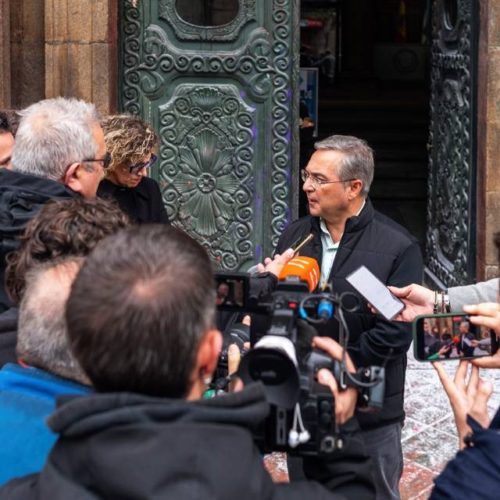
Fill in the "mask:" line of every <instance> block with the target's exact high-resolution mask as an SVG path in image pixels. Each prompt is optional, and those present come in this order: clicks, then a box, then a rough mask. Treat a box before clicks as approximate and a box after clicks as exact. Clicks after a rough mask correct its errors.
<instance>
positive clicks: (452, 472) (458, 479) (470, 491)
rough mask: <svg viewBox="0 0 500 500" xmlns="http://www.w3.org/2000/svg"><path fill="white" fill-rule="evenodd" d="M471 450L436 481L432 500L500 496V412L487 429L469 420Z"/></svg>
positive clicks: (460, 455)
mask: <svg viewBox="0 0 500 500" xmlns="http://www.w3.org/2000/svg"><path fill="white" fill-rule="evenodd" d="M467 423H468V424H469V426H470V428H471V429H472V431H473V432H472V434H471V435H470V436H469V438H468V439H467V443H468V446H467V447H466V448H464V449H463V450H462V451H459V452H458V453H457V455H456V456H455V458H453V459H452V460H450V461H449V462H448V464H447V465H446V467H445V469H444V470H443V472H442V473H441V474H440V475H439V476H438V477H437V478H436V479H435V480H434V482H435V483H436V484H435V487H434V489H433V490H432V493H431V496H430V497H429V498H430V499H431V500H449V499H453V500H472V499H474V500H476V499H481V500H495V499H497V498H498V496H499V492H500V408H499V409H498V410H497V412H496V415H495V417H494V418H493V420H492V422H491V424H490V426H489V427H488V429H484V428H483V427H481V426H480V425H479V424H478V423H477V422H476V421H475V420H474V419H473V418H471V417H470V416H467Z"/></svg>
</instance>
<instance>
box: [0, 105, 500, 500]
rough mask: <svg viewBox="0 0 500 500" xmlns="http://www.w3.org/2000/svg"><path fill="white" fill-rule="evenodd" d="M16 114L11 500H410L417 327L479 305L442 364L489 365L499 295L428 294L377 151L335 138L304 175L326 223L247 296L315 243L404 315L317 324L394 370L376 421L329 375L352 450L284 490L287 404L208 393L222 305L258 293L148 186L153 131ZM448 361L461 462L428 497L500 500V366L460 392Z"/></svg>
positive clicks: (11, 166) (8, 438)
mask: <svg viewBox="0 0 500 500" xmlns="http://www.w3.org/2000/svg"><path fill="white" fill-rule="evenodd" d="M18 115H19V118H20V121H19V124H18V126H17V128H16V127H15V126H13V124H12V122H11V119H10V118H9V117H8V116H7V115H5V116H4V115H3V114H2V115H0V167H1V168H0V279H1V280H2V283H1V284H0V312H1V314H0V363H1V369H0V437H1V439H2V448H1V449H0V486H2V485H3V486H2V488H0V498H9V499H17V498H19V499H29V498H71V497H72V496H73V497H75V498H82V499H83V498H89V499H90V498H173V499H183V498H185V499H195V498H221V499H226V498H227V499H233V498H235V497H238V498H241V499H245V498H248V499H253V498H295V497H296V498H339V499H340V498H352V499H358V498H362V499H365V498H366V499H369V498H377V499H383V500H385V499H393V498H395V499H397V498H399V480H400V478H401V474H402V470H403V455H402V446H401V429H402V426H403V424H404V409H403V403H404V382H405V370H406V353H407V350H408V348H409V347H410V344H411V342H412V325H411V324H410V322H412V321H413V320H414V319H415V318H416V316H417V315H421V314H425V315H430V314H432V313H433V312H436V311H440V312H444V310H445V309H450V310H451V311H454V312H462V311H465V312H466V313H468V314H469V319H468V320H467V321H464V320H463V321H460V322H457V323H458V324H455V322H453V319H450V321H449V322H446V321H444V320H443V321H440V320H435V321H434V320H432V321H431V320H426V323H424V330H425V334H426V337H425V347H426V349H427V351H426V353H427V354H428V356H429V357H430V358H431V359H445V358H456V357H465V358H469V357H471V356H474V355H475V354H477V353H478V352H479V351H481V352H482V353H483V354H484V353H486V354H489V352H488V348H489V346H488V345H487V344H488V343H487V342H486V340H488V339H489V336H488V335H487V333H488V332H489V331H490V329H491V330H493V331H494V332H495V333H496V335H498V336H500V305H499V301H498V290H499V284H498V279H496V280H490V281H488V282H484V283H478V284H477V285H469V286H465V287H456V288H450V289H449V290H448V291H447V293H444V292H443V293H439V294H438V293H436V292H434V291H431V290H428V289H427V288H425V287H423V286H421V285H420V283H421V282H422V278H423V259H422V255H421V252H420V248H419V245H418V242H417V241H416V239H415V238H414V237H413V236H412V235H411V234H410V233H408V231H406V230H405V229H404V228H402V227H401V226H399V225H398V224H396V223H395V222H393V221H392V220H391V219H389V218H387V217H385V216H383V215H382V214H380V213H379V212H377V211H376V210H375V209H374V207H373V205H372V204H371V202H370V199H369V196H368V195H369V190H370V185H371V183H372V180H373V173H374V158H373V151H372V150H371V148H370V147H369V146H368V144H367V143H366V142H365V141H363V140H361V139H358V138H355V137H350V136H338V135H336V136H332V137H329V138H327V139H325V140H323V141H320V142H318V143H317V144H316V146H315V152H314V153H313V155H312V157H311V159H310V160H309V162H308V164H307V166H306V167H305V168H304V169H303V170H302V172H301V177H302V179H303V181H304V185H303V189H304V192H305V194H306V196H307V201H308V206H309V215H308V216H306V217H303V218H301V219H299V220H297V221H295V222H293V223H292V224H291V225H290V226H289V227H288V228H286V229H285V231H284V232H283V234H282V236H281V238H280V240H279V243H278V245H277V249H276V250H277V253H276V255H275V256H274V258H269V259H266V260H265V261H264V263H262V264H259V265H258V266H257V267H256V273H255V274H253V275H252V276H251V277H250V288H251V290H250V293H253V294H257V295H262V294H265V293H269V291H271V290H272V289H273V288H274V287H275V285H276V283H277V280H278V277H279V275H280V272H281V270H282V268H283V266H284V265H285V264H286V263H287V261H289V260H290V259H291V258H292V257H293V256H294V251H293V250H290V248H291V247H294V246H295V245H296V244H297V243H298V242H299V241H302V240H304V238H305V237H306V236H308V235H312V238H311V239H310V241H309V242H308V243H307V244H305V245H304V246H303V247H302V248H301V250H300V254H301V255H303V256H308V257H312V258H314V259H316V260H317V262H318V264H319V267H320V273H321V279H320V286H324V285H325V284H331V285H332V287H333V289H334V290H335V291H336V292H337V293H341V292H344V291H349V292H353V289H352V288H351V287H350V285H349V284H348V283H347V281H346V279H345V277H346V276H347V275H349V274H350V273H351V272H353V271H354V270H356V269H357V268H358V267H359V266H360V265H365V266H367V267H368V268H369V269H370V270H371V271H372V272H373V273H374V274H375V275H376V276H377V277H378V278H379V279H380V280H381V281H382V282H383V283H385V284H386V285H387V286H388V287H389V289H390V290H391V291H392V293H393V294H394V295H396V296H397V297H399V298H400V299H401V300H402V301H403V303H404V305H405V307H404V309H403V310H402V311H401V313H400V314H399V315H398V317H396V318H395V319H394V320H393V321H390V320H387V319H386V318H384V317H383V316H381V315H379V314H377V312H376V311H373V310H372V309H371V308H370V306H369V305H368V304H366V303H365V302H363V301H361V310H360V311H357V312H355V313H352V314H349V313H346V314H345V320H346V326H347V327H348V329H349V332H350V337H349V342H348V344H347V346H346V347H347V352H344V351H343V348H342V347H341V346H340V345H339V344H338V343H337V341H338V340H339V325H338V322H337V321H336V319H335V318H332V319H330V320H328V321H327V322H325V323H324V324H321V325H317V331H316V336H314V338H313V340H312V346H314V348H315V349H317V350H318V351H320V352H323V353H326V354H328V355H329V356H330V357H332V358H334V359H336V360H338V361H339V362H340V361H342V362H344V363H345V364H346V366H348V367H349V370H352V371H353V372H354V371H355V368H356V367H369V366H383V367H384V368H385V387H384V398H383V405H382V408H381V409H380V411H378V412H376V413H374V412H366V411H362V410H361V409H360V408H358V406H357V400H358V393H357V391H356V390H355V389H354V388H353V387H343V386H342V385H341V384H340V383H339V381H337V380H336V378H335V377H334V375H333V373H332V372H331V371H329V370H328V369H326V368H322V369H320V370H319V371H318V373H317V374H316V378H317V382H318V383H319V384H322V385H324V386H326V387H327V390H328V391H330V393H331V395H332V396H333V398H334V401H335V403H334V407H333V408H332V410H331V411H332V412H333V416H332V418H334V419H335V422H336V426H337V430H338V433H339V435H341V436H342V438H343V439H342V442H343V443H344V445H343V447H342V449H340V450H339V451H338V452H336V453H334V454H333V455H328V457H323V456H319V455H318V456H307V457H302V458H300V459H298V458H294V457H289V459H288V467H289V476H290V482H289V483H282V484H277V483H273V481H272V479H271V477H270V475H269V473H268V472H267V471H266V469H265V467H264V465H263V460H262V455H261V453H260V452H259V450H258V449H257V447H256V445H255V442H254V440H253V434H254V431H255V428H256V427H257V426H258V425H259V424H260V423H262V422H263V421H264V420H265V418H266V417H267V416H268V415H269V412H270V411H271V409H270V405H269V403H268V401H267V400H266V394H265V391H264V390H263V388H262V385H261V384H249V385H247V386H245V387H243V388H242V384H238V383H236V384H231V385H230V388H231V390H230V391H229V392H228V393H227V394H224V395H218V396H216V397H213V398H207V397H206V395H207V388H208V386H209V385H210V383H211V380H212V377H213V374H214V372H215V371H216V369H217V365H218V361H219V356H220V353H221V349H222V346H223V344H224V338H223V337H224V335H223V334H224V333H225V332H223V333H222V334H221V332H220V331H219V329H217V327H216V324H217V323H218V320H220V318H217V313H216V304H220V305H226V306H228V305H232V304H230V302H236V303H238V304H239V302H240V298H241V297H240V296H241V295H242V290H239V291H238V293H236V291H235V290H234V289H233V288H234V284H233V283H231V282H229V281H226V282H221V283H220V284H219V287H218V289H216V286H215V283H214V274H213V269H212V264H211V262H210V260H209V258H208V255H207V253H206V251H205V250H204V249H203V248H202V247H201V246H200V245H199V244H198V243H196V242H195V241H194V240H193V239H192V238H191V237H189V236H188V235H187V234H185V233H184V232H183V231H181V230H179V229H176V228H174V227H172V226H171V225H170V224H169V221H168V216H167V212H166V211H165V207H164V204H163V201H162V198H161V191H160V188H159V186H158V184H157V183H156V181H154V180H153V179H152V178H151V177H149V176H148V175H147V173H148V169H149V168H150V167H151V166H152V165H154V164H155V162H156V161H157V156H156V154H157V147H158V137H157V135H156V133H155V131H154V130H153V128H152V127H151V126H150V125H149V124H147V123H145V122H144V121H143V120H141V119H139V118H137V117H133V116H128V115H116V116H108V117H101V116H99V114H98V113H97V111H96V108H95V106H93V105H92V104H89V103H85V102H83V101H79V100H76V99H65V98H56V99H48V100H44V101H41V102H39V103H36V104H33V105H31V106H29V107H28V108H26V109H25V110H22V111H20V112H19V113H18ZM496 244H497V247H498V248H499V252H500V237H498V236H497V238H496ZM499 257H500V256H499ZM230 292H232V293H231V294H230ZM433 321H434V323H433ZM473 328H476V329H477V332H479V334H476V335H475V336H473V335H472V333H471V331H472V329H473ZM481 332H483V333H481ZM236 351H237V352H234V349H232V350H231V353H232V354H234V355H239V354H240V353H239V352H238V350H237V349H236ZM432 356H434V358H432ZM435 367H436V370H437V372H438V375H439V377H440V379H441V381H442V383H443V386H444V390H445V391H446V393H447V394H448V396H449V399H450V403H451V406H452V408H453V411H454V414H455V419H456V424H457V429H458V435H459V445H460V448H462V451H461V452H459V453H458V454H457V457H456V458H455V459H454V460H452V461H451V462H450V463H449V464H448V466H447V467H446V469H445V470H444V471H443V473H442V474H441V475H440V476H439V477H438V478H437V479H436V484H435V488H434V490H433V492H432V495H431V496H432V498H461V497H462V496H464V497H465V496H468V497H469V498H495V496H496V495H495V492H496V491H497V489H498V486H499V485H500V460H499V458H498V453H497V452H496V450H498V445H499V444H500V443H499V440H500V434H499V433H498V426H499V424H500V414H498V413H497V415H496V417H495V418H494V419H493V420H492V421H490V418H489V415H488V412H487V402H488V399H489V397H490V395H491V392H492V387H491V384H488V383H487V382H484V381H483V380H481V378H480V376H479V368H500V355H499V354H494V355H493V356H484V357H481V358H478V359H474V360H472V361H470V360H462V361H460V364H459V367H458V369H457V374H456V376H455V379H454V380H453V381H452V380H451V379H450V378H449V376H448V374H447V372H446V370H444V369H443V367H442V366H441V365H440V364H439V363H438V362H437V363H435ZM230 371H233V369H231V370H230ZM469 373H470V374H469ZM204 396H205V397H204ZM478 464H479V465H478ZM470 470H473V471H474V477H475V478H477V479H478V480H477V481H476V480H475V481H473V482H471V481H469V480H468V479H467V477H468V476H467V474H466V473H465V472H464V471H470Z"/></svg>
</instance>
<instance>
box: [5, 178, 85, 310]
mask: <svg viewBox="0 0 500 500" xmlns="http://www.w3.org/2000/svg"><path fill="white" fill-rule="evenodd" d="M73 196H77V193H75V192H74V191H72V190H71V189H69V188H67V187H66V186H65V185H64V184H61V183H60V182H56V181H52V180H50V179H45V178H43V177H37V176H34V175H26V174H21V173H19V172H13V171H11V170H6V169H1V170H0V312H1V311H4V310H6V309H8V307H10V305H11V303H10V300H9V299H8V297H7V293H6V291H5V283H4V282H5V266H6V263H5V256H6V255H7V254H8V253H9V252H12V251H13V250H17V248H18V247H19V236H20V235H21V233H22V232H23V230H24V228H25V226H26V224H27V223H28V222H29V221H30V220H31V219H32V218H33V217H34V216H35V215H36V214H37V213H38V211H39V210H40V208H42V206H43V205H45V203H47V202H48V201H49V200H52V199H64V198H71V197H73Z"/></svg>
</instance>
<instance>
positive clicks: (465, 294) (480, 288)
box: [448, 278, 498, 312]
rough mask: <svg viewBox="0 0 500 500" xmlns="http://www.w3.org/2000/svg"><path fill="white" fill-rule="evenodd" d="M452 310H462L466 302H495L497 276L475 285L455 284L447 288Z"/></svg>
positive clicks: (496, 296) (496, 298) (496, 297)
mask: <svg viewBox="0 0 500 500" xmlns="http://www.w3.org/2000/svg"><path fill="white" fill-rule="evenodd" d="M448 295H449V297H450V304H451V310H452V312H463V309H462V308H463V306H464V305H466V304H480V303H481V302H497V300H498V278H495V279H492V280H489V281H481V282H479V283H476V284H475V285H466V286H455V287H452V288H449V289H448Z"/></svg>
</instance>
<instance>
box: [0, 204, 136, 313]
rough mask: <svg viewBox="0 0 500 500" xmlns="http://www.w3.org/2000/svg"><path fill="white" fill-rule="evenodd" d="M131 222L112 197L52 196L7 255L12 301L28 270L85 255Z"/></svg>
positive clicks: (17, 297)
mask: <svg viewBox="0 0 500 500" xmlns="http://www.w3.org/2000/svg"><path fill="white" fill-rule="evenodd" d="M129 225H130V220H129V218H128V216H127V215H125V214H124V213H123V212H122V211H121V210H120V208H118V205H116V204H115V203H114V202H113V201H110V200H106V199H102V198H95V199H84V198H72V199H70V200H51V201H49V202H48V203H46V204H45V205H44V206H43V207H42V208H41V210H40V211H39V212H38V214H37V215H35V217H33V219H31V220H30V221H29V222H28V224H27V225H26V228H25V230H24V233H23V234H22V236H21V237H20V242H21V246H20V247H19V249H18V250H16V251H14V252H11V253H10V254H8V255H7V257H6V260H7V268H6V271H5V284H6V288H7V293H8V294H9V297H10V298H11V300H12V301H14V302H15V303H17V304H18V303H19V302H20V300H21V298H22V295H23V293H24V289H25V287H26V273H27V272H28V271H29V270H30V269H31V268H33V266H34V265H36V264H41V263H43V262H47V261H50V260H53V259H56V258H58V257H69V256H82V257H84V256H86V255H88V254H89V253H90V251H91V250H92V249H93V248H94V246H95V245H96V244H97V243H98V242H99V241H100V240H101V239H102V238H104V237H105V236H108V235H109V234H113V233H115V232H116V231H118V229H121V228H124V227H127V226H129Z"/></svg>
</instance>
